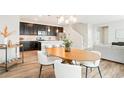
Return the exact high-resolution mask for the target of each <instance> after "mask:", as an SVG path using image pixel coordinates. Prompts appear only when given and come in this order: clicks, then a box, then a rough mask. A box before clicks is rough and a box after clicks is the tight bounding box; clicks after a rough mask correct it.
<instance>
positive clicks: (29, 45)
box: [20, 41, 41, 51]
mask: <svg viewBox="0 0 124 93" xmlns="http://www.w3.org/2000/svg"><path fill="white" fill-rule="evenodd" d="M20 43H21V44H23V49H24V51H31V50H40V49H41V48H40V46H41V45H40V43H39V42H38V41H21V42H20ZM20 51H22V48H20Z"/></svg>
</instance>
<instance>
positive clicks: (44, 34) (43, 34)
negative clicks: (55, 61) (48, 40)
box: [38, 31, 47, 36]
mask: <svg viewBox="0 0 124 93" xmlns="http://www.w3.org/2000/svg"><path fill="white" fill-rule="evenodd" d="M38 35H39V36H46V35H47V33H46V31H38Z"/></svg>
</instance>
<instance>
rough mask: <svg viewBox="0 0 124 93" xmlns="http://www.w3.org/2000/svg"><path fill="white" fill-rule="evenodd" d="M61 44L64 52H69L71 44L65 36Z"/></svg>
mask: <svg viewBox="0 0 124 93" xmlns="http://www.w3.org/2000/svg"><path fill="white" fill-rule="evenodd" d="M63 44H64V46H65V52H70V51H71V45H72V41H71V40H69V39H67V38H65V39H63Z"/></svg>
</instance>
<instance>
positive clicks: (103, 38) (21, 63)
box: [0, 15, 124, 78]
mask: <svg viewBox="0 0 124 93" xmlns="http://www.w3.org/2000/svg"><path fill="white" fill-rule="evenodd" d="M0 78H124V15H0Z"/></svg>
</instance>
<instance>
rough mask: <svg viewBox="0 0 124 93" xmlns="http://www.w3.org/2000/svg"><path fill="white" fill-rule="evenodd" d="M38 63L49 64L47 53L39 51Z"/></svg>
mask: <svg viewBox="0 0 124 93" xmlns="http://www.w3.org/2000/svg"><path fill="white" fill-rule="evenodd" d="M38 62H39V63H40V64H48V58H47V53H46V51H38Z"/></svg>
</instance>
